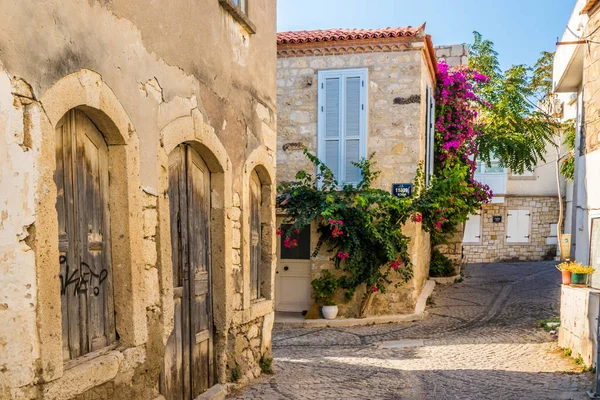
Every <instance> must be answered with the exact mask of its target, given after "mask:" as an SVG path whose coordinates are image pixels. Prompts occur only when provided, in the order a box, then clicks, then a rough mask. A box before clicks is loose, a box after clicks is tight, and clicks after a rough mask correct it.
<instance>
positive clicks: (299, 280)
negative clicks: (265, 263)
mask: <svg viewBox="0 0 600 400" xmlns="http://www.w3.org/2000/svg"><path fill="white" fill-rule="evenodd" d="M284 228H285V229H286V230H287V229H288V228H289V225H288V226H285V227H284ZM294 238H296V239H297V240H298V247H294V248H291V249H287V248H286V247H285V246H284V245H283V241H284V239H285V237H284V236H280V240H279V244H278V246H277V252H278V257H277V269H276V271H275V311H287V312H302V311H304V310H308V309H310V306H311V305H312V297H311V296H312V286H311V285H310V282H311V280H312V277H311V267H312V265H311V260H310V253H311V248H310V227H306V228H304V229H303V230H302V231H301V232H300V233H299V234H298V235H296V236H294Z"/></svg>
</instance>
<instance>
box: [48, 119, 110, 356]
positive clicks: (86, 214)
mask: <svg viewBox="0 0 600 400" xmlns="http://www.w3.org/2000/svg"><path fill="white" fill-rule="evenodd" d="M54 179H55V182H56V188H57V199H56V211H57V214H58V246H59V254H60V256H59V263H60V276H59V278H60V296H61V311H62V341H63V359H64V360H65V361H68V360H72V359H75V358H77V357H80V356H83V355H85V354H87V353H91V352H93V351H96V350H99V349H102V348H104V347H106V346H108V345H110V344H111V343H113V342H115V341H116V332H115V316H114V308H113V289H112V267H111V251H110V250H111V248H110V218H109V208H108V147H107V145H106V142H105V141H104V137H103V136H102V134H101V133H100V131H99V130H98V128H96V126H95V125H94V123H93V122H92V121H91V120H90V119H89V118H88V117H87V116H86V115H85V114H84V113H83V112H82V111H80V110H77V109H73V110H71V111H69V112H68V113H67V114H65V116H64V117H63V118H62V119H61V120H60V121H59V123H58V125H57V127H56V171H55V174H54Z"/></svg>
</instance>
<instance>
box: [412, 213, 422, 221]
mask: <svg viewBox="0 0 600 400" xmlns="http://www.w3.org/2000/svg"><path fill="white" fill-rule="evenodd" d="M412 220H413V221H414V222H422V221H423V216H422V215H421V214H420V213H415V214H414V215H413V216H412Z"/></svg>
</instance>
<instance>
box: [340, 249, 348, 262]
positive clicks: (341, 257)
mask: <svg viewBox="0 0 600 400" xmlns="http://www.w3.org/2000/svg"><path fill="white" fill-rule="evenodd" d="M338 258H339V259H340V260H342V261H343V260H345V259H346V258H348V253H346V252H341V251H338Z"/></svg>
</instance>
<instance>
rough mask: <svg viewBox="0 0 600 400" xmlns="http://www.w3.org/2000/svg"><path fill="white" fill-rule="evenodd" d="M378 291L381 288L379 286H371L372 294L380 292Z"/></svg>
mask: <svg viewBox="0 0 600 400" xmlns="http://www.w3.org/2000/svg"><path fill="white" fill-rule="evenodd" d="M378 291H379V288H378V287H377V286H375V285H373V286H371V292H372V293H375V292H378Z"/></svg>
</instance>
